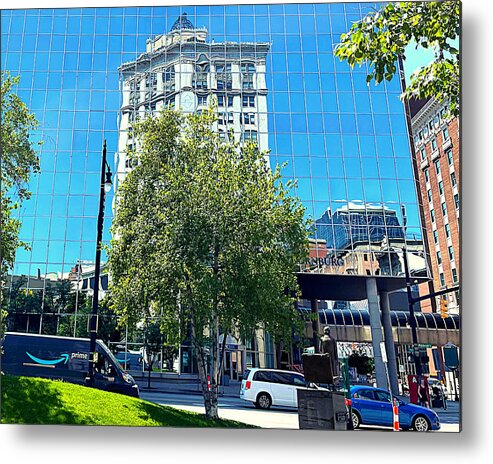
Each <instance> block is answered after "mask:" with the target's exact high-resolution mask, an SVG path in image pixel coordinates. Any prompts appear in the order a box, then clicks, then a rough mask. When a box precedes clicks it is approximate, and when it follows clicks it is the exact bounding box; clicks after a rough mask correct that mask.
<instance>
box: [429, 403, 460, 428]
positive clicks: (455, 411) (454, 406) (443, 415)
mask: <svg viewBox="0 0 493 464" xmlns="http://www.w3.org/2000/svg"><path fill="white" fill-rule="evenodd" d="M433 410H434V411H435V412H436V413H437V414H438V417H439V418H440V423H442V424H460V422H461V420H460V419H461V418H460V402H459V401H447V409H442V408H433Z"/></svg>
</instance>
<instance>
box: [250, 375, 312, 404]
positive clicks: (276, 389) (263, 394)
mask: <svg viewBox="0 0 493 464" xmlns="http://www.w3.org/2000/svg"><path fill="white" fill-rule="evenodd" d="M298 388H304V389H306V388H310V387H309V384H307V382H306V381H305V377H304V376H303V374H300V373H298V372H292V371H282V370H278V369H259V368H252V369H247V370H246V371H245V374H244V376H243V380H242V381H241V389H240V398H241V399H243V400H245V401H251V402H252V403H254V404H255V406H256V407H257V408H261V409H269V408H270V407H271V406H290V407H294V408H297V407H298V395H297V393H296V390H297V389H298Z"/></svg>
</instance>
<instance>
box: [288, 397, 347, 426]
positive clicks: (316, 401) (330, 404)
mask: <svg viewBox="0 0 493 464" xmlns="http://www.w3.org/2000/svg"><path fill="white" fill-rule="evenodd" d="M297 395H298V421H299V426H300V429H304V430H308V429H310V430H347V424H348V411H347V407H346V404H345V401H344V393H341V392H332V391H326V390H310V389H308V390H305V389H301V388H300V389H298V390H297Z"/></svg>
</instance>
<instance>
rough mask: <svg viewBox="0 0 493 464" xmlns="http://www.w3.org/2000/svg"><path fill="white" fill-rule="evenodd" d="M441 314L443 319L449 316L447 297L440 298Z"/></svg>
mask: <svg viewBox="0 0 493 464" xmlns="http://www.w3.org/2000/svg"><path fill="white" fill-rule="evenodd" d="M440 316H441V317H442V319H446V318H447V317H448V303H447V299H446V298H441V299H440Z"/></svg>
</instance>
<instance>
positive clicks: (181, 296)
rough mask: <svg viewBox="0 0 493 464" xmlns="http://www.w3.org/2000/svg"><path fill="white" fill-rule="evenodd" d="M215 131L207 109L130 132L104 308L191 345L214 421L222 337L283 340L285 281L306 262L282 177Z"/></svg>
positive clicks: (261, 156)
mask: <svg viewBox="0 0 493 464" xmlns="http://www.w3.org/2000/svg"><path fill="white" fill-rule="evenodd" d="M215 124H216V118H215V116H214V111H213V110H209V111H205V112H203V113H202V114H201V115H190V116H186V117H185V116H182V115H180V114H179V113H177V112H173V111H166V112H164V113H162V114H161V115H160V116H159V117H155V118H147V119H146V120H144V121H142V122H141V123H139V124H137V125H136V127H135V128H134V137H135V138H136V139H137V140H138V143H137V147H139V149H138V151H137V152H131V153H129V156H130V157H131V158H134V160H135V167H134V169H133V170H132V171H131V172H130V173H128V175H127V177H126V178H125V180H124V181H123V182H122V184H121V185H120V187H119V189H118V192H117V203H116V211H115V218H114V221H113V234H114V237H115V239H114V240H113V241H112V244H111V249H110V251H109V268H110V275H111V276H112V283H111V295H112V296H111V298H112V301H113V309H114V310H115V312H116V313H117V314H118V315H120V316H121V318H122V320H123V321H124V322H128V323H132V321H133V322H134V323H136V322H138V321H139V320H142V319H143V318H144V317H156V316H159V317H160V318H161V330H162V331H163V333H164V334H165V335H166V337H167V343H168V344H170V345H173V343H170V338H173V337H174V338H176V339H177V340H176V341H180V340H184V339H185V338H188V340H189V341H190V343H191V345H192V347H193V350H194V357H195V359H196V360H197V367H198V371H199V377H200V381H201V385H202V393H203V397H204V405H205V409H206V415H207V417H209V418H213V419H214V418H217V417H218V409H217V393H218V389H217V386H218V379H219V376H220V369H221V365H222V360H223V358H224V350H225V343H223V344H221V347H219V336H220V335H221V334H223V335H224V337H223V339H224V341H225V340H226V338H227V337H226V335H227V334H234V335H235V336H240V337H243V338H245V339H246V338H247V337H251V336H252V334H253V333H254V332H255V330H258V329H261V330H265V331H267V332H269V333H271V334H273V335H274V336H275V337H277V339H285V340H286V341H288V340H290V339H291V332H292V328H293V324H296V323H298V322H299V315H298V312H297V311H296V310H295V308H294V304H293V302H294V301H295V299H296V297H297V295H296V290H297V281H296V275H295V274H294V272H293V271H294V270H295V269H296V266H297V265H298V263H301V262H303V261H304V260H305V259H306V256H307V252H308V239H307V228H308V223H307V221H306V220H305V219H304V213H305V210H304V208H303V207H302V205H301V203H300V202H299V200H298V199H297V198H295V197H293V196H291V195H290V191H291V187H292V185H291V184H290V183H287V184H284V183H283V182H282V179H281V173H280V168H279V167H277V168H276V169H275V170H274V171H271V169H270V168H269V166H268V163H267V161H266V153H263V152H261V151H259V149H258V146H257V145H256V144H254V143H253V142H247V143H245V144H244V145H242V146H240V144H239V143H237V142H235V141H233V134H232V133H231V134H229V135H230V136H229V137H228V140H226V141H225V140H221V139H220V138H219V134H218V133H217V130H215ZM208 375H210V380H211V391H209V390H208V386H207V376H208Z"/></svg>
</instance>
